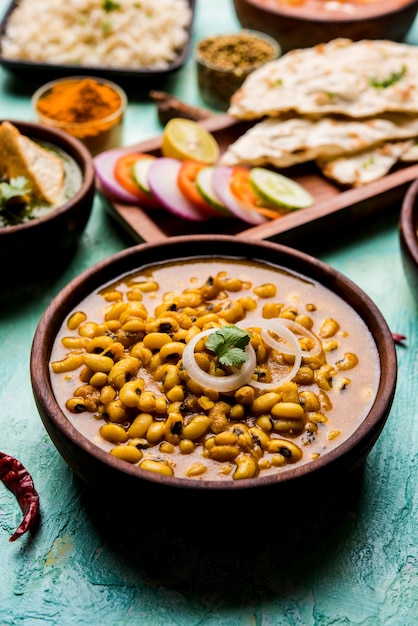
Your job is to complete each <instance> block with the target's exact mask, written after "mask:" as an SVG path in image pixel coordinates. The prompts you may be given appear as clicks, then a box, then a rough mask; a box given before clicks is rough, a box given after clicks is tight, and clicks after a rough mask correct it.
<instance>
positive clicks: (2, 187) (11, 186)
mask: <svg viewBox="0 0 418 626" xmlns="http://www.w3.org/2000/svg"><path fill="white" fill-rule="evenodd" d="M30 192H31V188H30V185H29V183H28V181H27V179H26V178H25V177H24V176H17V177H16V178H11V179H10V180H9V182H2V183H0V211H1V210H2V209H4V208H5V207H6V204H7V203H8V201H9V200H11V198H16V197H18V196H24V195H25V194H28V193H30Z"/></svg>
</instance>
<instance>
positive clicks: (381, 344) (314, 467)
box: [30, 235, 397, 491]
mask: <svg viewBox="0 0 418 626" xmlns="http://www.w3.org/2000/svg"><path fill="white" fill-rule="evenodd" d="M203 241H210V242H211V244H213V243H214V241H215V242H218V243H226V244H230V245H234V244H235V245H236V246H237V247H236V248H234V249H233V250H234V251H233V252H230V251H228V252H224V253H215V254H212V256H214V257H217V258H219V257H225V258H228V257H229V258H231V257H233V258H237V257H239V258H245V257H243V253H241V254H239V253H238V250H239V249H241V247H250V249H251V250H252V252H251V253H250V254H251V258H254V259H257V258H260V257H257V254H256V251H257V250H261V251H267V253H268V251H270V253H274V252H277V254H278V262H277V265H278V266H280V267H289V265H285V263H284V261H283V259H287V260H289V261H292V260H293V261H296V264H298V263H301V264H302V265H303V266H304V267H306V269H307V268H310V269H312V273H313V274H315V271H319V272H325V275H326V278H327V279H328V281H325V282H324V283H323V284H325V286H328V288H330V289H331V287H330V286H329V285H327V282H329V281H331V282H335V281H337V284H339V285H340V286H339V287H338V289H337V291H335V293H337V294H339V295H340V296H341V297H343V299H345V300H346V301H347V298H348V297H350V299H351V298H352V297H354V302H355V303H356V307H355V310H358V307H361V309H362V310H364V312H365V315H363V313H359V314H360V315H361V316H362V318H363V319H364V320H365V321H366V324H367V325H368V326H369V330H370V332H371V333H372V336H373V338H374V341H375V343H376V347H377V349H378V352H379V358H380V365H381V376H380V381H379V387H378V392H377V395H376V399H375V401H374V403H373V406H372V407H371V409H370V411H369V413H368V415H367V416H366V418H365V419H364V420H363V422H362V423H361V424H360V426H359V427H358V428H357V430H356V431H355V432H354V433H353V435H351V437H349V438H348V439H347V440H345V441H344V442H343V443H342V444H341V445H340V446H338V447H337V448H335V449H334V450H332V451H330V452H328V453H327V454H325V455H324V456H322V457H320V458H319V459H317V460H315V461H313V462H310V463H307V464H306V465H302V466H300V467H298V466H296V467H295V468H294V469H290V470H287V471H286V472H284V473H282V474H278V475H269V476H265V477H263V476H258V477H257V478H253V479H246V480H241V481H214V480H211V481H202V482H200V481H193V480H189V479H184V478H180V477H165V476H161V475H158V474H154V473H152V472H147V471H145V470H141V469H139V468H138V467H136V466H132V465H130V464H129V463H126V462H124V461H122V460H120V459H117V458H116V457H113V456H111V455H110V454H109V453H108V452H106V451H104V450H102V449H101V448H99V447H98V446H96V445H95V444H93V443H92V442H90V441H89V440H88V439H87V438H86V437H84V436H83V435H81V433H80V432H79V431H78V430H77V429H76V428H75V427H74V426H72V424H71V423H70V422H69V421H68V419H67V418H66V416H65V415H64V413H63V412H62V411H61V410H60V408H59V406H58V403H57V401H56V400H55V398H54V394H53V391H52V387H51V381H50V374H49V358H50V352H51V347H52V343H53V337H52V336H55V334H56V331H57V330H58V328H59V326H60V325H61V323H62V321H63V320H64V319H65V317H66V315H67V314H68V313H69V312H70V310H72V309H73V308H74V307H75V306H76V305H77V303H78V302H80V300H81V299H82V298H83V297H85V296H87V295H88V294H89V293H91V292H92V291H94V290H96V289H97V288H98V287H99V286H101V285H103V284H104V283H107V282H109V281H112V280H113V279H115V278H117V277H118V276H120V275H123V274H125V273H129V272H130V271H132V270H134V269H135V270H136V269H140V268H141V262H140V258H141V255H142V254H143V253H147V252H149V251H151V252H152V250H157V251H158V253H159V254H160V256H159V259H158V260H157V259H155V260H152V261H151V260H147V262H146V263H143V265H146V266H148V265H153V264H156V263H157V264H158V263H161V262H164V261H165V260H173V258H172V257H171V256H170V255H169V251H170V248H172V247H173V246H174V247H175V246H187V245H191V246H192V245H194V244H195V243H199V242H203ZM192 242H193V243H192ZM161 252H163V253H164V257H162V256H161ZM250 254H248V257H249V256H250ZM203 256H204V257H205V258H206V257H207V256H208V255H207V254H204V255H202V257H203ZM191 257H193V258H198V257H199V255H198V254H196V252H194V253H193V254H190V252H189V253H188V254H187V253H185V254H184V255H183V257H180V256H179V255H177V256H176V257H174V258H179V259H180V258H191ZM135 259H137V260H136V262H135ZM260 260H261V261H263V260H264V261H265V260H266V259H263V258H262V257H261V258H260ZM130 261H132V263H131V264H129V262H130ZM128 266H130V269H129V268H128ZM119 267H124V269H123V270H122V271H120V270H119V269H118V268H119ZM113 268H114V269H115V271H112V270H113ZM293 271H295V272H296V273H299V274H304V275H305V276H306V275H308V276H309V273H308V272H303V271H302V270H301V269H299V268H298V269H294V270H293ZM99 277H101V278H100V279H99ZM310 277H311V278H313V279H314V280H317V279H315V278H314V277H313V276H312V275H311V276H310ZM341 290H344V291H345V294H346V295H345V297H344V296H343V294H342V293H341ZM75 294H77V295H75ZM353 308H354V306H353ZM372 322H373V324H374V328H370V325H369V324H370V323H372ZM48 337H49V341H48ZM30 375H31V383H32V390H33V394H34V397H35V402H36V405H37V407H38V410H39V413H40V415H41V419H42V421H43V422H44V425H45V426H46V428H47V422H48V420H50V421H51V422H52V423H53V424H54V426H55V427H57V428H58V429H59V431H60V432H61V434H64V435H65V436H66V437H67V438H68V439H69V440H70V441H71V442H72V443H73V444H75V445H76V446H77V447H79V448H81V449H82V450H83V451H84V452H85V453H86V452H87V453H88V454H89V455H91V456H92V457H94V459H95V460H96V461H99V462H101V463H102V464H105V465H107V466H110V467H111V468H113V470H117V471H118V472H119V473H120V475H123V474H125V475H129V476H131V477H134V478H136V479H139V480H142V481H144V482H147V483H148V484H150V483H155V484H158V483H159V484H163V485H166V486H167V485H168V486H170V487H176V488H181V489H191V490H202V489H203V490H205V489H206V490H215V491H216V490H218V491H219V490H221V491H224V490H229V491H237V490H244V489H248V488H257V487H266V486H271V485H277V484H279V483H283V484H284V483H286V484H288V483H289V482H292V484H293V481H295V480H297V479H298V478H302V477H304V476H307V475H312V474H314V475H316V473H317V472H318V473H320V470H324V469H325V468H327V466H330V465H332V464H333V462H335V461H337V463H338V462H341V461H343V460H344V459H347V458H348V457H347V455H348V454H349V453H350V452H351V451H353V450H354V449H355V448H356V446H359V447H360V448H361V447H362V445H365V446H366V447H367V448H368V450H367V452H366V454H368V452H369V451H370V449H371V447H372V445H374V443H375V441H376V439H377V437H378V436H379V434H380V431H381V429H382V428H383V426H384V424H385V422H386V419H387V417H388V414H389V411H390V407H391V404H392V401H393V397H394V394H395V388H396V378H397V358H396V350H395V344H394V341H393V338H392V335H391V332H390V330H389V328H388V326H387V323H386V321H385V319H384V317H383V315H382V313H381V312H380V310H379V309H378V308H377V306H376V305H375V304H374V302H373V301H372V300H371V299H370V298H369V297H368V296H367V295H366V294H365V293H364V292H363V291H362V290H361V289H360V288H359V287H358V286H357V285H355V284H354V283H353V282H352V281H351V280H350V279H348V278H347V277H345V276H344V275H343V274H341V273H340V272H338V271H337V270H335V269H334V268H332V267H331V266H329V265H327V264H326V263H324V262H322V261H320V260H318V259H316V258H314V257H312V256H310V255H308V254H306V253H304V252H301V251H299V250H296V249H293V248H290V247H288V246H285V245H282V244H278V243H274V242H269V241H264V240H263V241H255V240H250V239H244V238H238V239H237V238H236V237H233V236H229V235H197V236H178V237H172V238H170V239H167V240H164V241H162V242H158V243H156V244H155V243H141V244H137V245H135V246H132V247H130V248H127V249H125V250H122V251H120V252H118V253H116V254H113V255H112V256H110V257H107V258H106V259H104V260H103V261H100V262H99V263H96V264H95V265H93V266H92V267H90V268H88V269H86V270H85V271H84V272H82V273H81V274H80V275H79V276H77V277H75V278H74V279H73V280H72V281H71V282H70V283H68V284H67V285H66V286H65V287H64V288H63V290H62V291H61V292H60V293H59V294H57V296H56V297H55V298H54V299H53V300H52V301H51V303H50V304H49V306H48V308H47V309H46V310H45V312H44V314H43V316H42V318H41V320H40V322H39V324H38V327H37V329H36V331H35V334H34V339H33V344H32V350H31V356H30ZM47 430H48V428H47ZM370 437H372V438H374V440H373V444H372V445H369V446H367V444H365V442H364V440H365V439H366V440H367V439H368V438H370Z"/></svg>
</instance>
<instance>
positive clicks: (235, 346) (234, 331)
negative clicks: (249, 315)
mask: <svg viewBox="0 0 418 626" xmlns="http://www.w3.org/2000/svg"><path fill="white" fill-rule="evenodd" d="M250 339H251V335H249V334H248V333H247V332H245V330H241V328H238V326H235V325H232V326H222V328H219V329H218V330H215V332H213V333H211V334H210V335H209V338H208V340H207V342H206V347H207V348H208V350H211V351H212V352H214V353H215V354H216V356H217V357H218V358H217V361H218V362H219V363H222V365H226V366H227V367H231V366H235V367H237V366H239V365H242V364H243V363H245V362H246V361H248V354H247V353H246V352H245V348H246V346H247V345H248V343H249V341H250Z"/></svg>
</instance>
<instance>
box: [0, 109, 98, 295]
mask: <svg viewBox="0 0 418 626" xmlns="http://www.w3.org/2000/svg"><path fill="white" fill-rule="evenodd" d="M3 121H4V120H0V123H1V122H3ZM7 121H10V123H11V124H13V125H14V126H15V127H16V128H17V129H18V130H19V131H20V133H21V135H23V136H25V137H28V138H30V139H32V140H33V141H34V142H38V143H41V144H43V145H45V146H46V145H49V146H51V147H52V148H57V149H59V150H61V151H62V152H63V153H65V154H66V155H68V156H69V157H70V159H71V162H73V163H75V164H76V167H77V168H78V169H79V171H80V177H81V184H80V186H79V188H77V190H76V191H75V192H74V195H72V196H71V197H69V198H68V199H67V200H64V201H63V203H62V204H60V205H58V206H56V207H51V208H50V209H48V210H47V211H45V212H44V213H42V214H41V215H39V216H38V217H33V219H29V220H28V221H26V222H25V223H10V224H8V225H4V226H1V225H0V263H1V265H2V267H3V268H4V271H3V275H4V279H5V281H6V283H7V284H8V285H9V284H10V285H11V287H13V289H17V287H18V286H20V285H22V284H23V283H26V282H28V283H29V284H30V283H31V282H33V281H34V280H35V281H40V280H41V279H42V280H43V279H45V277H50V276H51V275H52V274H53V273H54V272H55V271H56V270H57V269H58V268H61V267H63V266H65V263H66V262H67V260H68V258H69V257H70V255H71V254H72V253H73V251H74V249H75V247H76V245H77V242H78V240H79V237H80V235H81V234H82V232H83V231H84V229H85V227H86V225H87V222H88V220H89V217H90V214H91V210H92V207H93V200H94V193H95V178H94V167H93V159H92V156H91V154H90V153H89V151H88V150H87V148H85V146H84V145H83V144H82V143H81V142H80V141H79V140H78V139H76V138H75V137H72V136H70V135H69V134H67V133H65V132H63V131H61V130H58V129H55V128H50V127H48V126H44V125H43V124H38V123H31V122H22V121H15V120H7Z"/></svg>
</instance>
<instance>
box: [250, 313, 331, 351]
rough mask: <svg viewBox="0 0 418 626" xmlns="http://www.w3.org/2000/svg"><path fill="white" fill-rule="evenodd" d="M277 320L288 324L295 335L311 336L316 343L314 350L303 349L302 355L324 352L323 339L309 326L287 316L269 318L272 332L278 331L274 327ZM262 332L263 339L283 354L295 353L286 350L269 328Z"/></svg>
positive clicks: (279, 322)
mask: <svg viewBox="0 0 418 626" xmlns="http://www.w3.org/2000/svg"><path fill="white" fill-rule="evenodd" d="M276 322H277V323H278V324H280V325H281V324H284V325H285V326H287V328H289V330H291V331H293V332H294V333H295V335H305V337H309V338H310V339H312V341H313V342H314V343H315V345H314V347H313V348H312V350H302V352H301V354H302V357H307V356H318V354H321V352H322V343H321V340H320V338H319V337H318V336H317V335H315V333H313V332H312V331H311V330H309V329H308V328H305V326H302V324H298V323H297V322H295V321H294V320H288V319H285V318H280V320H269V330H271V331H272V332H276V331H275V329H274V324H276ZM261 334H262V337H263V340H264V341H265V342H266V343H268V345H269V346H271V347H272V348H275V349H277V350H280V351H281V352H283V354H293V352H292V351H289V352H287V351H285V350H287V349H286V347H284V348H283V344H282V343H281V342H278V341H276V340H275V339H274V338H273V337H272V336H271V335H270V334H269V333H268V332H267V330H265V329H263V332H262V333H261ZM276 334H280V333H276Z"/></svg>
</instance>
